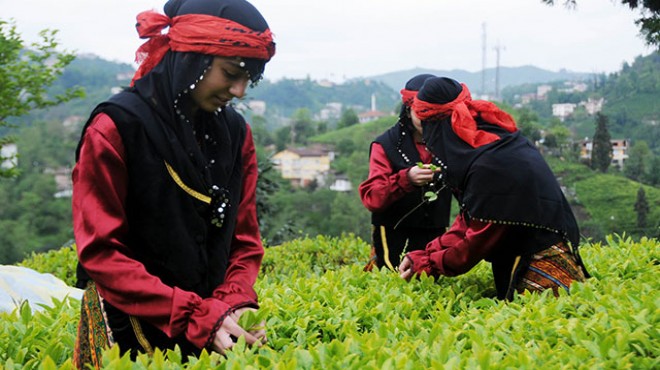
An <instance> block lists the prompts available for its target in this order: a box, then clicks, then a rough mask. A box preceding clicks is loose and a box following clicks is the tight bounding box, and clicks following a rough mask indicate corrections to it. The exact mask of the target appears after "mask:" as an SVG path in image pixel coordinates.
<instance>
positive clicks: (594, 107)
mask: <svg viewBox="0 0 660 370" xmlns="http://www.w3.org/2000/svg"><path fill="white" fill-rule="evenodd" d="M603 104H605V99H604V98H600V99H593V98H589V99H588V100H587V101H586V102H580V105H582V106H584V109H586V110H587V113H589V114H590V115H592V116H593V115H594V114H596V113H598V112H600V111H601V110H602V109H603Z"/></svg>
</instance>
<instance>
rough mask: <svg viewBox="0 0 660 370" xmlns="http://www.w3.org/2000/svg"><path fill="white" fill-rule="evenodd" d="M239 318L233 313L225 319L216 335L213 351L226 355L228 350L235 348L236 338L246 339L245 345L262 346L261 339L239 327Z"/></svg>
mask: <svg viewBox="0 0 660 370" xmlns="http://www.w3.org/2000/svg"><path fill="white" fill-rule="evenodd" d="M239 316H240V315H239ZM239 316H236V315H235V313H231V314H229V315H228V316H227V317H225V319H224V320H223V321H222V325H221V326H220V329H218V331H217V332H216V333H215V338H213V344H212V345H211V349H212V350H214V351H216V352H219V353H221V354H225V352H226V351H227V350H229V349H231V348H232V347H233V346H234V338H238V337H240V336H243V337H245V343H247V344H249V345H256V346H261V340H260V339H259V338H257V337H256V336H254V335H252V334H250V333H249V332H247V331H245V329H243V328H241V327H240V325H238V317H239ZM264 335H265V333H264Z"/></svg>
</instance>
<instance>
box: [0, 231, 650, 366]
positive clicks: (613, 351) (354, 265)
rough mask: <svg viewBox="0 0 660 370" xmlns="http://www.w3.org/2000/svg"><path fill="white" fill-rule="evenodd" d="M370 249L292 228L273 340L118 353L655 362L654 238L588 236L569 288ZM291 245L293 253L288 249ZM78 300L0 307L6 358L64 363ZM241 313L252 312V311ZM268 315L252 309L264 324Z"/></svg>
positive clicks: (403, 362) (312, 360) (149, 360)
mask: <svg viewBox="0 0 660 370" xmlns="http://www.w3.org/2000/svg"><path fill="white" fill-rule="evenodd" d="M368 250H369V246H368V245H367V244H366V243H364V242H362V241H361V240H359V239H357V238H354V237H350V236H349V237H346V238H326V237H318V238H315V239H300V240H295V241H292V242H290V243H286V244H284V245H281V246H279V247H274V248H268V249H267V250H266V255H265V258H264V265H263V271H262V274H261V275H260V277H259V279H258V281H257V285H256V290H257V292H258V293H259V297H260V305H261V309H260V311H263V312H267V314H266V315H265V317H264V318H265V319H266V321H267V322H266V329H267V332H268V338H269V342H268V344H267V345H265V346H263V347H260V348H249V347H248V346H246V345H245V342H244V341H243V340H239V342H238V343H237V346H236V348H235V349H234V350H232V351H231V352H229V353H228V354H227V356H226V357H222V356H219V355H218V354H208V353H206V352H203V353H202V355H201V356H200V357H199V358H190V359H189V360H188V362H187V363H185V364H182V363H181V362H182V361H181V360H182V358H181V354H180V352H178V351H177V350H175V351H166V352H160V351H156V353H155V354H154V355H153V356H152V357H148V356H147V355H139V356H138V358H137V360H136V361H134V362H133V361H131V360H130V359H129V358H128V356H123V357H122V356H120V355H119V351H118V350H117V347H114V348H112V349H110V350H107V351H105V352H104V357H103V363H104V366H103V368H107V369H111V368H112V369H117V368H122V369H124V368H132V369H211V368H212V369H399V368H401V369H420V368H427V369H439V368H446V369H465V368H480V369H486V368H488V369H514V368H515V369H537V368H548V369H553V368H570V369H610V368H616V369H654V368H658V367H659V366H660V347H658V345H657V344H658V339H659V338H660V331H659V329H658V328H660V316H659V315H658V299H660V296H659V293H658V292H659V291H660V279H659V278H658V276H660V265H658V264H657V261H658V260H659V259H660V242H659V241H658V240H657V239H648V238H641V239H640V240H638V241H635V240H633V239H631V238H630V237H627V236H626V235H625V234H624V235H623V236H617V235H613V236H608V237H607V240H606V243H603V244H601V243H594V244H587V245H583V247H582V250H581V251H582V252H581V253H582V257H583V259H584V260H585V263H586V265H587V267H588V269H589V272H590V273H591V274H592V275H593V277H592V278H591V279H589V280H587V281H586V282H583V283H575V284H574V285H573V286H572V287H571V294H570V295H568V294H565V293H562V294H561V295H560V297H557V298H555V297H553V296H552V295H551V294H548V293H550V292H547V293H544V294H528V295H519V296H516V297H515V299H514V301H513V302H504V301H499V300H496V299H494V298H493V296H494V295H495V291H494V288H493V282H492V276H491V272H490V268H489V266H488V264H487V263H481V264H479V265H477V266H476V267H475V268H474V269H473V270H472V271H471V272H469V273H467V274H465V275H462V276H459V277H455V278H440V279H438V280H437V281H434V280H433V279H431V278H427V277H422V278H420V279H418V280H413V281H411V282H405V281H404V280H402V279H400V278H399V277H398V276H397V274H396V273H394V272H391V271H389V270H385V269H384V270H380V271H374V272H371V273H365V272H363V271H362V265H363V263H364V262H365V261H366V259H367V255H368ZM292 256H295V258H292ZM78 310H79V304H78V303H77V302H76V301H75V300H67V301H64V302H56V304H55V307H54V308H51V309H45V310H43V311H40V312H31V311H30V310H29V308H28V307H27V306H22V307H21V309H20V310H15V311H14V312H12V313H3V314H0V361H2V362H3V363H4V364H5V368H8V369H19V368H20V369H37V368H42V369H58V368H59V369H71V368H72V366H71V359H70V356H71V353H72V351H73V342H74V338H75V328H76V325H77V320H78V318H77V315H78ZM247 319H249V318H246V320H247ZM260 319H262V317H252V321H254V322H257V321H260Z"/></svg>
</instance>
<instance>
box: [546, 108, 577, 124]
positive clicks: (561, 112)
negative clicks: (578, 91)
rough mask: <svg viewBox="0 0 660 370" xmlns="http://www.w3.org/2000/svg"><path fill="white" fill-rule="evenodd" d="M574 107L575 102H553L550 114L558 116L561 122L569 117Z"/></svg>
mask: <svg viewBox="0 0 660 370" xmlns="http://www.w3.org/2000/svg"><path fill="white" fill-rule="evenodd" d="M576 107H577V104H573V103H563V104H553V105H552V115H553V116H554V117H557V118H559V119H560V120H562V122H563V121H564V120H565V119H566V118H567V117H570V116H571V115H572V114H573V112H575V108H576Z"/></svg>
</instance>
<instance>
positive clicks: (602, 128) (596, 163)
mask: <svg viewBox="0 0 660 370" xmlns="http://www.w3.org/2000/svg"><path fill="white" fill-rule="evenodd" d="M607 124H608V119H607V116H606V115H604V114H601V113H597V114H596V132H595V133H594V142H593V149H592V151H591V168H593V169H594V170H598V171H600V172H603V173H605V172H607V168H608V167H609V166H610V164H611V163H612V141H611V137H610V132H609V130H608V128H607Z"/></svg>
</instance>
